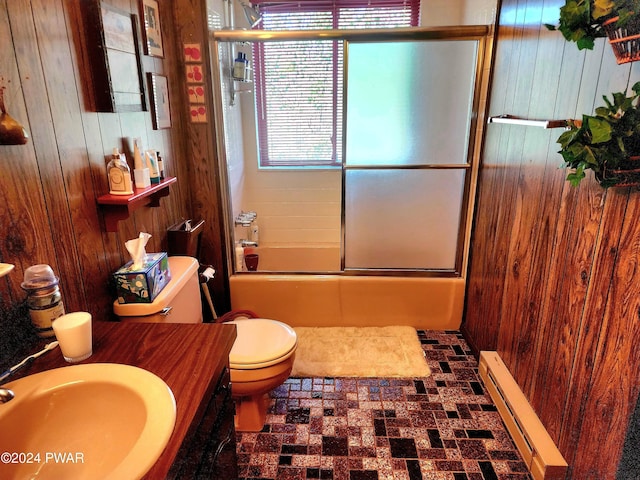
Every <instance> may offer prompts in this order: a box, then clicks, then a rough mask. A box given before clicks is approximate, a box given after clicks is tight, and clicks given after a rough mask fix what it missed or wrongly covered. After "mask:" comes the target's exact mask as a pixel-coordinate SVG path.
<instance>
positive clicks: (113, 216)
mask: <svg viewBox="0 0 640 480" xmlns="http://www.w3.org/2000/svg"><path fill="white" fill-rule="evenodd" d="M176 181H177V179H176V177H167V178H165V179H164V180H162V181H161V182H160V183H156V184H153V185H151V186H150V187H147V188H135V187H134V189H133V195H111V194H109V193H107V194H106V195H102V196H100V197H98V200H97V202H98V205H100V207H101V208H102V211H103V213H104V224H105V227H106V229H107V232H117V231H118V222H119V221H120V220H126V219H127V218H129V215H131V214H132V213H133V212H134V211H136V210H137V209H138V208H140V207H144V206H146V205H148V206H149V207H159V206H160V198H161V197H166V196H168V195H169V185H171V184H173V183H175V182H176Z"/></svg>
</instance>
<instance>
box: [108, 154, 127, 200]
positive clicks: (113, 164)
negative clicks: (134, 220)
mask: <svg viewBox="0 0 640 480" xmlns="http://www.w3.org/2000/svg"><path fill="white" fill-rule="evenodd" d="M107 175H108V176H109V193H110V194H111V195H133V185H132V182H131V169H130V168H129V165H127V161H126V157H125V156H124V154H122V153H120V152H119V151H118V149H117V148H114V149H113V154H112V155H111V161H110V162H109V164H108V165H107Z"/></svg>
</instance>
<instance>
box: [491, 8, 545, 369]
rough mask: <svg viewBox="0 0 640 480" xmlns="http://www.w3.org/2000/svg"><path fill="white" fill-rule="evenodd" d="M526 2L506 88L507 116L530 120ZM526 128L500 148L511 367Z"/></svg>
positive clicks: (499, 254)
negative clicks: (514, 255) (515, 254)
mask: <svg viewBox="0 0 640 480" xmlns="http://www.w3.org/2000/svg"><path fill="white" fill-rule="evenodd" d="M526 7H527V2H522V5H520V6H519V8H518V10H517V11H516V22H517V23H516V27H515V28H516V31H517V32H518V33H517V34H516V35H515V38H514V39H515V40H516V44H515V45H514V48H513V50H512V52H511V56H512V60H511V63H510V70H509V84H508V85H507V98H508V99H509V100H510V105H509V106H508V111H507V112H506V113H509V114H512V115H517V116H522V117H525V118H526V117H527V114H528V107H529V96H530V95H531V82H532V77H533V66H532V63H531V61H530V60H531V58H533V59H535V52H536V42H535V41H534V39H535V38H537V36H538V31H537V30H538V29H534V28H532V27H531V25H529V24H528V19H527V8H526ZM526 131H527V128H526V127H522V126H518V125H514V126H511V127H510V128H509V135H508V137H507V141H506V144H505V145H503V146H502V147H501V151H502V152H504V155H505V157H506V158H505V164H506V165H505V166H506V169H505V176H504V180H503V181H504V189H503V191H502V194H501V196H500V199H499V200H498V201H499V208H500V211H501V212H503V220H502V222H500V223H499V224H498V231H497V236H498V237H499V238H502V239H503V240H502V241H501V242H497V243H498V247H497V250H496V258H497V259H499V260H498V261H499V262H500V263H501V264H503V268H504V273H505V275H504V280H503V281H504V286H503V289H502V296H501V297H500V298H497V299H496V300H498V301H499V302H500V307H499V310H498V311H499V312H500V317H501V319H502V321H501V324H500V330H499V332H498V343H497V350H498V351H499V352H500V353H501V355H504V356H503V360H504V361H505V363H507V364H509V356H510V355H511V353H512V352H515V350H514V349H510V348H504V347H503V345H504V344H505V343H510V342H511V340H512V339H514V338H516V336H517V327H518V325H517V318H516V315H517V312H516V311H514V310H513V309H512V305H511V297H510V293H509V292H510V291H511V288H512V282H513V279H514V275H515V276H519V273H518V270H519V264H518V262H517V261H514V259H513V258H510V256H511V252H513V247H514V245H513V242H514V241H517V236H518V233H519V228H520V214H521V209H522V196H521V195H520V193H521V192H519V185H520V169H521V161H522V154H523V143H524V138H525V135H526Z"/></svg>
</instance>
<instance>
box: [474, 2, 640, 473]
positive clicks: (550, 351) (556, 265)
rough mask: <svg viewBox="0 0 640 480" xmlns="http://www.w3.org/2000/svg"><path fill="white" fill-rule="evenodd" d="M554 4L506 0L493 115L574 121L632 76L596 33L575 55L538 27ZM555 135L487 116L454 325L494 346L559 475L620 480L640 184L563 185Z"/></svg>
mask: <svg viewBox="0 0 640 480" xmlns="http://www.w3.org/2000/svg"><path fill="white" fill-rule="evenodd" d="M563 4H564V2H563V1H559V0H553V1H544V2H543V1H542V0H503V1H502V5H501V9H500V17H499V28H498V34H497V38H498V42H497V47H496V56H495V69H494V75H493V86H492V94H491V101H490V107H489V114H490V115H501V114H512V115H518V116H522V117H525V118H532V119H567V118H580V117H581V115H582V114H583V113H588V114H590V113H593V110H594V108H595V107H597V106H600V105H602V104H603V101H602V95H604V94H610V93H612V92H618V91H624V90H625V89H626V88H628V87H629V88H630V86H631V85H633V83H635V82H636V81H639V80H640V64H626V65H617V64H616V62H615V59H614V55H613V53H612V51H611V49H610V47H609V45H607V44H606V43H605V41H604V40H602V39H601V40H598V42H597V45H596V48H595V50H594V51H587V52H584V51H583V52H579V51H578V49H577V48H576V47H575V44H569V43H567V42H565V41H564V39H563V38H562V37H561V35H560V34H559V33H558V32H550V31H548V30H546V29H545V28H544V27H541V24H543V23H556V22H557V18H558V9H559V7H560V6H561V5H563ZM561 133H562V130H544V129H539V128H533V127H522V126H508V125H499V124H493V125H489V126H488V127H487V134H486V140H485V147H484V154H483V165H482V168H481V172H480V183H479V189H478V203H477V216H476V221H475V226H474V233H473V241H472V251H471V263H470V269H469V277H468V293H467V300H466V306H465V319H464V324H463V333H464V334H465V336H466V338H467V339H468V340H469V342H470V344H472V345H473V348H474V349H475V350H476V351H477V350H497V351H498V352H499V353H500V355H501V356H502V358H503V359H504V361H505V363H506V364H507V366H508V367H509V369H510V371H511V373H512V374H513V375H514V377H515V378H516V380H517V382H518V384H519V385H520V387H521V388H522V390H523V391H524V393H525V395H526V396H527V398H528V399H529V402H530V403H531V404H532V406H533V407H534V409H535V410H536V412H537V413H538V415H539V417H540V418H541V420H542V422H543V423H544V425H545V427H546V428H547V430H548V431H549V433H550V434H551V436H552V438H553V439H554V441H555V442H556V444H557V445H558V446H559V448H560V450H561V452H562V454H563V455H564V456H565V458H566V460H567V461H568V463H569V464H570V469H569V474H568V477H567V478H573V479H581V480H582V479H604V478H615V473H616V468H617V465H618V462H619V459H620V456H621V452H622V447H623V443H624V438H625V433H626V431H627V426H628V423H629V420H630V418H631V415H632V413H633V410H634V407H635V405H636V400H637V398H638V393H639V391H640V382H639V381H638V372H639V371H640V349H639V348H638V343H639V342H638V340H637V339H638V335H640V322H639V321H638V316H639V315H640V269H639V268H638V254H639V253H640V222H638V218H639V214H640V191H638V190H631V189H619V190H615V189H611V190H609V191H604V190H603V189H601V188H600V187H599V185H598V184H597V183H596V182H595V180H593V176H592V174H591V173H589V174H588V178H587V180H586V181H583V183H582V185H580V187H578V188H574V187H571V186H570V185H569V184H568V182H565V180H564V177H565V175H566V171H565V170H564V169H561V168H559V166H560V165H561V163H562V159H561V157H560V155H559V154H558V153H557V151H558V149H559V146H558V145H557V144H556V139H557V137H558V136H559V135H560V134H561ZM638 476H640V472H638Z"/></svg>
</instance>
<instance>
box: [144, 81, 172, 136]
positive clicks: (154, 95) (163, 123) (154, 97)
mask: <svg viewBox="0 0 640 480" xmlns="http://www.w3.org/2000/svg"><path fill="white" fill-rule="evenodd" d="M147 78H148V80H149V86H150V88H151V118H152V119H153V128H154V130H160V129H163V128H171V109H170V108H169V84H168V82H167V77H165V76H164V75H158V74H157V73H147Z"/></svg>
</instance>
